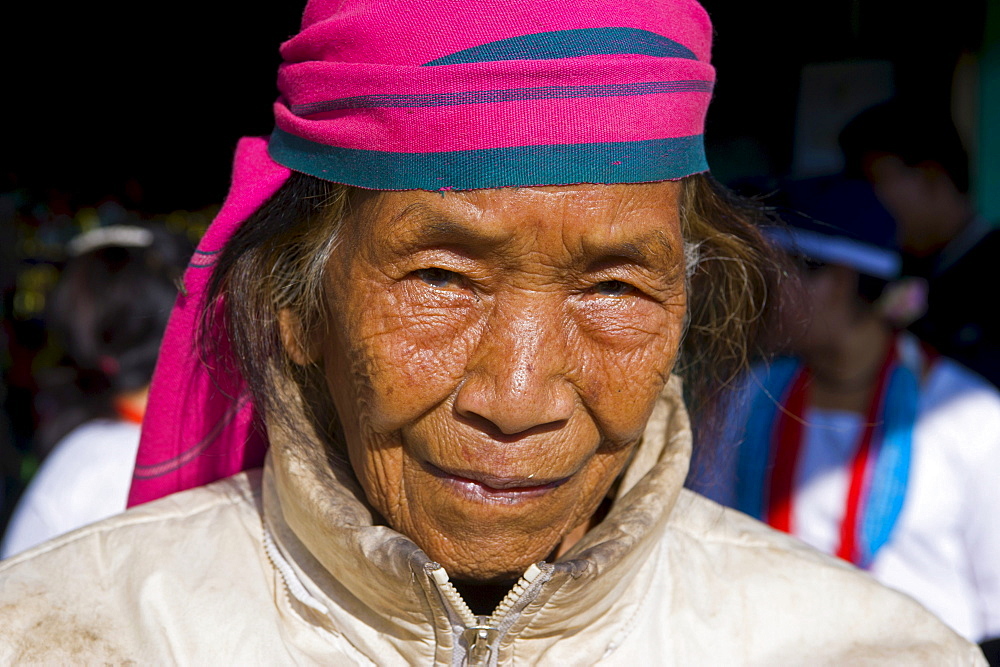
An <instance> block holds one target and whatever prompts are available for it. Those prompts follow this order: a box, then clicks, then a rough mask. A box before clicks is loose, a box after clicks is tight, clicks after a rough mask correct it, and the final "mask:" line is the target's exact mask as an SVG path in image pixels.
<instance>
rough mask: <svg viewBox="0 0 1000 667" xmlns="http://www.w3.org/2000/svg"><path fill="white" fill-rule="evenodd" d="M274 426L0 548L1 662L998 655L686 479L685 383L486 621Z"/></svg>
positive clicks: (707, 661)
mask: <svg viewBox="0 0 1000 667" xmlns="http://www.w3.org/2000/svg"><path fill="white" fill-rule="evenodd" d="M270 437H271V442H272V446H271V451H270V453H269V457H268V462H267V464H266V465H265V468H264V470H263V472H261V471H252V472H249V473H244V474H240V475H236V476H235V477H232V478H229V479H226V480H223V481H221V482H217V483H215V484H212V485H210V486H207V487H204V488H201V489H196V490H192V491H188V492H185V493H180V494H176V495H173V496H170V497H167V498H164V499H162V500H160V501H157V502H154V503H149V504H147V505H144V506H141V507H138V508H136V509H134V510H132V511H129V512H127V513H125V514H123V515H119V516H117V517H113V518H111V519H108V520H105V521H103V522H101V523H98V524H94V525H92V526H89V527H86V528H83V529H81V530H79V531H76V532H74V533H71V534H69V535H67V536H63V537H60V538H57V539H56V540H53V541H51V542H48V543H46V544H44V545H42V546H40V547H38V548H35V549H33V550H31V551H28V552H26V553H24V554H22V555H19V556H17V557H15V558H13V559H10V560H8V561H4V562H3V563H0V664H23V663H32V662H43V663H73V664H81V663H113V664H118V663H125V662H128V661H134V662H136V663H139V664H191V665H205V664H224V665H226V664H231V665H252V664H266V665H274V664H304V665H308V664H336V665H341V664H378V665H404V664H417V665H420V664H424V665H430V664H438V665H452V664H456V663H458V664H461V663H462V662H463V661H464V660H466V659H468V658H470V657H471V658H474V659H480V658H481V659H483V660H484V661H485V662H486V663H487V664H503V665H506V664H524V665H580V664H595V663H601V664H609V665H630V666H636V665H647V664H660V665H675V664H676V665H701V664H704V665H792V664H813V665H815V664H831V665H832V664H837V665H843V664H851V665H855V664H908V665H912V664H926V665H935V666H937V665H982V664H985V662H984V661H983V659H982V656H981V654H980V653H979V651H978V649H977V648H976V647H975V646H974V645H972V644H969V643H968V642H966V641H965V640H963V639H961V638H960V637H958V636H957V635H955V634H954V633H953V632H952V631H951V630H949V629H948V628H947V627H946V626H944V625H943V624H942V623H940V622H939V621H938V620H937V619H935V618H934V617H933V616H931V615H930V614H929V613H928V612H926V611H925V610H924V609H923V608H922V607H920V606H919V605H918V604H917V603H916V602H914V601H913V600H911V599H910V598H908V597H906V596H904V595H902V594H899V593H896V592H892V591H890V590H888V589H886V588H883V587H882V586H880V585H879V584H877V583H876V582H875V581H874V580H872V579H871V578H869V577H868V576H866V575H864V574H862V573H860V572H858V571H857V570H855V569H853V568H852V567H850V566H849V565H847V564H845V563H842V562H840V561H837V560H834V559H832V558H829V557H826V556H823V555H821V554H819V553H818V552H816V551H813V550H812V549H810V548H808V547H806V546H804V545H803V544H801V543H800V542H797V541H796V540H794V539H793V538H790V537H788V536H785V535H782V534H779V533H776V532H774V531H772V530H770V529H769V528H767V527H765V526H763V525H761V524H759V523H757V522H755V521H753V520H751V519H749V518H747V517H745V516H743V515H741V514H739V513H736V512H733V511H731V510H725V509H723V508H721V507H720V506H718V505H716V504H714V503H712V502H710V501H708V500H706V499H704V498H702V497H701V496H698V495H696V494H694V493H691V492H689V491H686V490H681V485H682V482H683V479H684V476H685V473H686V470H687V465H688V460H689V457H690V430H689V428H688V424H687V417H686V414H685V412H684V410H683V407H682V406H681V404H680V399H679V397H678V393H677V384H676V383H671V386H670V387H669V389H668V391H667V392H665V394H664V399H663V400H662V401H661V402H660V403H659V404H658V406H657V409H656V411H655V412H654V415H653V417H652V418H651V420H650V424H649V426H648V427H647V430H646V436H645V438H644V442H643V444H642V445H641V447H640V448H639V450H638V451H637V453H636V455H635V456H634V457H633V460H632V462H631V463H630V465H629V468H628V469H627V471H626V473H625V475H624V476H623V478H622V480H621V481H620V483H619V484H618V488H617V491H616V493H617V496H616V500H615V502H614V505H613V507H612V510H611V512H610V513H609V515H608V516H607V518H606V519H605V520H604V521H603V522H602V523H601V524H599V525H598V526H597V527H595V528H594V529H593V530H591V531H590V532H589V533H588V534H587V535H586V536H585V537H584V539H583V540H582V541H581V542H580V543H579V544H578V545H577V546H576V547H574V549H573V550H572V551H571V552H570V553H569V554H567V555H566V556H564V557H563V559H561V560H560V561H559V562H557V563H554V564H541V565H540V566H539V567H537V568H532V570H531V573H530V574H531V577H529V578H532V581H530V582H528V581H522V582H521V586H520V587H519V592H520V593H521V595H520V596H518V597H517V599H516V600H514V601H513V602H512V603H511V604H510V605H509V609H508V610H507V611H506V612H505V613H503V614H502V618H501V619H499V621H498V622H497V623H496V624H495V626H493V627H490V628H483V629H482V630H481V631H479V630H472V631H466V629H465V628H464V627H463V625H462V622H461V621H460V618H459V617H460V614H459V613H458V612H456V609H455V606H454V604H453V603H452V602H451V601H450V600H451V594H450V593H449V592H447V589H448V586H447V585H446V584H444V581H445V579H446V575H445V574H444V573H443V571H442V570H439V569H438V568H437V565H436V564H435V563H430V562H429V561H428V559H427V557H426V555H424V553H423V552H422V551H421V550H420V549H419V548H418V547H417V546H416V545H415V544H414V543H413V542H412V541H411V540H409V539H408V538H406V537H404V536H403V535H400V534H399V533H396V532H395V531H393V530H392V529H390V528H387V527H385V526H380V525H376V524H375V521H374V519H375V517H374V515H373V513H372V511H371V510H370V509H369V508H368V506H367V505H365V504H364V503H363V502H362V501H360V500H359V498H361V497H363V496H361V495H360V490H359V488H358V487H357V485H356V483H355V482H354V481H353V478H352V477H351V475H350V474H349V473H348V472H347V471H346V469H345V468H343V467H340V466H331V465H329V464H328V463H327V460H326V457H325V456H324V454H323V453H322V449H321V448H320V447H318V446H316V445H303V444H302V440H301V438H299V437H297V436H296V437H292V436H291V435H289V434H288V433H283V432H281V431H280V429H272V431H271V433H270ZM520 589H523V590H520ZM480 620H481V619H480ZM479 634H481V635H482V639H481V647H480V649H477V650H475V652H474V655H472V656H470V655H469V652H468V651H467V649H466V647H467V645H469V644H470V643H471V644H475V637H476V636H477V635H479Z"/></svg>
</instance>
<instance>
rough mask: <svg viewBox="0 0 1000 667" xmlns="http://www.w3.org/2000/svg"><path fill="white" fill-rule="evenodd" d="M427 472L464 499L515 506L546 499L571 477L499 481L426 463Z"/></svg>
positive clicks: (480, 473)
mask: <svg viewBox="0 0 1000 667" xmlns="http://www.w3.org/2000/svg"><path fill="white" fill-rule="evenodd" d="M423 466H424V469H425V470H426V471H427V472H429V473H430V474H432V475H434V476H435V477H437V478H438V479H439V480H441V481H442V482H443V483H444V484H445V485H447V486H449V487H451V488H453V489H454V490H455V491H457V492H458V493H460V494H461V495H463V496H466V497H469V498H472V499H476V500H486V501H492V502H503V503H515V502H519V501H523V500H528V499H530V498H537V497H539V496H543V495H545V494H546V493H548V492H549V491H551V490H552V489H555V488H556V487H558V486H561V485H562V484H564V483H565V482H567V481H568V480H569V477H563V478H561V479H550V480H544V479H535V478H534V477H531V478H526V477H499V476H496V475H491V474H489V473H484V472H476V471H470V470H443V469H441V468H438V467H437V466H435V465H433V464H430V463H427V462H424V464H423Z"/></svg>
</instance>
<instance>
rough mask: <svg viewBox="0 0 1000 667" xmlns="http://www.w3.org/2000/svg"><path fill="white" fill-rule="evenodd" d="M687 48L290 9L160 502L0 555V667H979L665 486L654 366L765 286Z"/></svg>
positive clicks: (561, 12) (204, 274)
mask: <svg viewBox="0 0 1000 667" xmlns="http://www.w3.org/2000/svg"><path fill="white" fill-rule="evenodd" d="M710 33H711V27H710V24H709V21H708V18H707V16H706V15H705V13H704V11H703V10H702V9H701V8H700V7H699V6H698V5H697V4H695V3H694V2H692V1H690V0H670V1H667V2H657V3H639V2H634V3H633V2H620V3H607V2H594V1H582V2H580V1H578V2H572V3H562V2H549V1H544V0H534V1H532V2H527V3H503V2H478V3H464V2H457V3H435V2H430V3H428V2H412V1H406V0H396V1H395V2H385V3H379V4H377V5H375V4H372V3H366V2H361V1H359V0H338V1H337V2H330V1H320V0H316V1H314V2H312V3H310V5H309V6H308V7H307V8H306V12H305V16H304V19H303V28H302V31H301V32H300V33H299V34H298V35H297V36H296V37H294V38H293V39H291V40H290V41H289V42H287V43H286V44H285V45H284V47H283V50H282V53H283V56H284V58H285V65H284V66H283V67H282V70H281V73H280V77H279V86H280V89H281V93H282V94H281V98H280V100H279V101H278V103H277V104H276V106H275V110H276V121H277V129H276V130H275V132H274V134H273V135H272V136H271V137H270V139H269V141H267V142H264V141H263V140H248V141H245V142H244V143H243V144H242V145H241V147H240V149H239V150H238V154H237V163H236V170H235V174H234V184H233V190H232V192H231V193H230V197H229V200H228V202H227V204H226V206H225V207H224V209H223V211H222V212H221V213H220V216H219V218H218V220H216V222H215V223H214V225H213V227H212V229H210V230H209V232H208V233H207V235H206V237H205V239H204V240H203V242H202V246H201V248H200V250H199V253H198V255H197V256H196V258H195V260H194V261H193V263H192V265H191V267H190V268H189V270H188V273H187V275H186V278H185V288H186V292H185V294H184V295H183V296H182V297H181V298H180V300H179V302H178V306H177V310H176V312H175V314H174V317H173V319H172V321H171V325H170V327H169V329H168V333H167V338H166V339H165V342H164V347H163V353H164V355H165V356H164V357H163V358H162V359H161V362H160V366H159V368H158V370H157V376H156V378H155V380H154V387H153V391H152V396H151V408H150V410H151V411H150V414H149V418H148V420H147V423H146V426H145V427H144V435H143V438H144V439H143V443H142V447H141V450H140V453H139V458H138V462H137V465H136V472H135V477H136V479H135V483H134V486H133V489H132V501H133V503H145V501H148V500H153V499H154V498H157V497H158V496H163V495H165V494H168V493H172V492H174V491H179V490H182V489H185V488H188V487H197V488H194V489H191V490H188V491H186V492H184V493H178V494H175V495H170V496H169V497H165V498H162V499H160V500H157V501H156V502H150V503H148V504H143V505H142V506H140V507H137V508H135V509H133V510H132V511H130V512H128V513H126V514H124V515H122V516H121V517H119V518H115V519H111V520H108V521H105V522H103V523H100V524H96V525H94V526H91V527H89V528H85V529H83V530H81V531H78V532H76V533H74V534H72V535H70V536H68V537H64V538H61V539H59V540H56V541H54V542H50V543H48V544H46V545H44V546H42V547H40V548H38V549H35V550H33V551H30V552H28V553H27V554H25V555H23V556H20V557H18V558H17V559H15V560H14V561H12V562H9V563H8V564H6V565H5V567H4V569H3V574H2V575H0V577H2V578H0V582H2V583H0V587H2V588H0V600H2V601H3V603H4V604H3V606H2V607H0V609H2V610H3V611H2V612H0V613H2V618H0V620H2V625H0V627H2V628H4V630H3V632H4V633H5V635H4V639H3V646H4V652H3V654H2V655H3V658H4V659H5V661H8V662H9V661H19V660H21V661H31V660H40V661H59V660H64V661H85V662H86V661H110V662H119V661H121V662H124V661H127V660H134V661H139V662H150V661H154V662H156V661H169V662H178V663H192V664H204V663H227V664H248V663H249V664H260V663H265V664H274V663H298V664H302V663H308V664H313V663H324V664H371V663H377V664H432V663H433V664H442V665H451V664H463V663H469V664H510V663H519V664H580V663H596V662H607V663H617V664H638V663H643V664H648V663H651V662H652V663H664V664H691V663H698V662H703V663H712V664H716V663H721V664H740V663H751V664H763V663H767V664H771V663H789V662H800V661H803V660H808V661H809V662H823V661H829V662H843V661H848V660H858V659H869V660H876V659H880V658H881V659H885V660H900V659H903V660H909V661H911V662H916V661H923V662H926V663H927V664H939V663H941V662H945V661H947V662H950V663H956V664H975V663H977V661H978V660H981V658H980V657H978V653H977V651H976V649H975V648H974V647H973V646H971V645H969V644H967V643H965V642H964V641H963V640H961V639H960V638H958V637H957V636H956V635H954V634H952V633H951V632H950V631H949V630H948V629H947V628H946V627H945V626H943V625H942V624H940V623H939V622H938V621H937V620H936V619H934V618H933V617H932V616H930V615H929V614H928V613H927V612H925V611H924V610H923V609H922V608H921V607H919V606H918V605H917V604H916V603H914V602H913V601H911V600H910V599H908V598H905V597H903V596H901V595H898V594H896V593H892V592H889V591H888V590H886V589H883V588H881V587H880V586H878V585H877V584H875V583H874V582H873V581H872V580H870V579H868V578H867V577H864V576H860V575H858V574H857V573H856V572H855V571H854V570H853V569H852V568H850V567H849V566H847V565H844V564H840V563H838V562H836V561H834V560H832V559H829V558H827V557H825V556H822V555H820V554H818V553H816V552H814V551H812V550H810V549H808V548H806V547H804V546H802V545H799V544H798V543H796V542H795V541H794V540H792V538H789V537H787V536H783V535H780V534H778V533H775V532H773V531H771V530H770V529H768V528H766V527H764V526H762V525H760V524H758V523H756V522H754V521H752V520H750V519H748V518H746V517H744V516H742V515H739V514H737V513H735V512H730V511H727V510H723V509H722V508H720V507H719V506H717V505H714V504H712V503H710V502H709V501H707V500H705V499H703V498H701V497H700V496H696V495H694V494H692V493H690V492H682V490H681V486H682V482H683V480H684V476H685V474H686V471H687V466H688V459H689V456H690V447H691V438H690V430H689V428H688V422H687V417H686V413H685V411H684V407H683V403H682V400H681V397H680V393H679V386H680V382H679V380H676V379H671V372H672V371H673V370H675V366H676V365H677V364H678V363H680V364H681V366H679V368H680V369H681V370H683V371H684V373H685V374H686V375H687V376H688V378H689V381H690V382H691V385H690V386H691V392H690V393H691V395H692V397H704V396H710V395H712V393H713V391H717V389H718V384H719V382H718V380H719V378H723V379H724V378H725V377H726V375H727V374H728V372H729V371H730V370H731V369H730V368H729V367H731V366H733V365H734V364H736V363H738V361H739V359H741V358H743V357H745V355H746V346H747V344H748V343H747V340H746V337H747V335H748V332H749V329H750V328H752V327H753V326H755V325H754V324H753V321H754V318H755V316H756V315H757V314H758V311H759V310H760V308H761V305H762V304H763V302H764V289H765V287H766V284H767V282H768V278H767V276H768V275H770V271H771V270H770V268H768V267H769V266H773V265H769V264H768V263H767V262H768V259H767V258H768V256H769V254H768V253H769V251H767V250H766V246H765V245H764V244H763V242H762V241H761V237H760V236H759V235H758V233H757V231H756V230H755V228H754V226H753V225H752V223H751V221H750V219H749V218H748V216H747V214H746V213H745V211H742V210H741V209H739V208H737V207H734V206H731V205H729V204H727V203H726V202H725V200H724V198H723V196H722V195H721V194H720V192H719V191H718V189H717V188H716V187H715V186H714V185H712V182H711V181H710V179H709V178H708V177H707V176H706V175H704V174H703V172H705V171H706V169H707V165H706V164H705V161H704V156H703V151H702V141H701V132H702V125H703V120H704V114H705V110H706V107H707V104H708V100H709V97H710V94H711V90H712V81H713V78H714V77H713V70H712V68H711V66H710V65H709V64H708V60H709V46H710ZM689 283H690V289H689ZM685 329H686V334H687V337H686V343H685V350H684V352H683V354H681V357H680V361H678V354H679V350H680V349H681V341H682V338H684V334H685ZM196 332H200V334H199V336H197V337H196V336H195V334H196ZM196 338H199V339H200V342H197V341H196ZM734 360H735V361H734ZM692 400H696V399H694V398H692ZM697 400H699V401H701V400H704V399H700V398H699V399H697ZM258 425H260V428H258V427H257V426H258ZM261 429H266V431H264V430H261ZM265 433H266V435H265ZM265 450H266V455H265ZM261 463H263V470H258V469H257V466H259V465H260V464H261ZM241 471H242V472H241ZM219 478H224V479H221V480H220V481H216V480H219Z"/></svg>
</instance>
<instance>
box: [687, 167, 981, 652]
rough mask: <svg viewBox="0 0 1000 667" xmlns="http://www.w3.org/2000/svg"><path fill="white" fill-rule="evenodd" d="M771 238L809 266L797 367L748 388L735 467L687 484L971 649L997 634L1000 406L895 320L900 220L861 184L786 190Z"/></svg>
mask: <svg viewBox="0 0 1000 667" xmlns="http://www.w3.org/2000/svg"><path fill="white" fill-rule="evenodd" d="M791 207H792V208H793V209H795V210H798V211H802V212H803V214H802V215H798V216H796V215H790V216H789V226H788V227H785V228H780V229H776V230H774V233H773V234H772V236H773V238H774V239H775V240H776V241H777V242H778V244H779V245H781V246H782V247H784V248H786V249H787V250H788V252H789V253H790V254H792V255H793V256H794V257H795V258H796V259H797V260H798V263H799V265H800V267H801V268H800V279H801V283H802V287H803V288H804V289H803V290H802V293H801V295H800V296H799V297H798V300H799V302H800V304H801V306H800V308H798V309H790V310H788V311H787V312H785V313H784V314H783V315H784V317H783V322H782V328H783V331H782V335H783V336H785V337H787V339H788V340H789V345H788V347H789V350H788V351H789V353H790V354H789V355H788V356H783V357H779V358H777V359H776V360H774V361H773V363H770V364H769V365H766V366H765V365H763V364H761V365H758V366H757V367H755V369H754V371H753V372H752V373H751V375H750V377H749V378H748V380H747V381H746V383H745V388H746V394H745V397H744V399H743V400H742V401H741V402H740V403H739V406H740V409H739V410H738V412H739V414H738V416H737V417H736V418H735V422H734V428H733V433H734V434H736V438H737V439H736V442H738V443H739V449H738V452H734V453H733V454H732V455H731V456H730V457H729V458H728V461H723V463H724V464H725V463H728V465H721V466H719V468H718V469H717V470H716V471H714V472H715V474H713V473H711V472H710V473H707V474H702V475H700V476H699V477H697V478H696V479H695V482H694V483H693V484H692V485H693V486H695V487H696V488H698V489H699V490H701V491H702V492H703V493H705V494H706V495H708V496H709V497H712V498H714V499H716V500H718V501H720V502H722V503H723V504H727V505H730V506H732V507H735V508H737V509H740V510H741V511H743V512H746V513H747V514H750V515H751V516H754V517H756V518H759V519H761V520H763V521H766V522H767V523H769V524H770V525H771V526H773V527H775V528H778V529H780V530H783V531H786V532H789V533H791V534H793V535H795V536H797V537H799V538H800V539H802V540H803V541H805V542H806V543H808V544H810V545H811V546H813V547H816V548H817V549H820V550H821V551H824V552H827V553H830V554H835V555H838V556H840V557H841V558H843V559H845V560H848V561H851V562H852V563H854V564H855V565H857V566H859V567H861V568H863V569H866V570H868V571H869V572H870V573H871V574H872V575H873V576H875V577H876V578H877V579H878V580H880V581H881V582H882V583H884V584H887V585H889V586H892V587H894V588H896V589H899V590H901V591H903V592H905V593H908V594H909V595H911V596H913V597H914V598H916V599H917V601H919V602H920V603H922V604H923V605H924V606H925V607H927V608H928V609H929V610H931V611H932V612H934V613H935V614H937V615H938V616H939V617H940V618H941V619H942V620H944V621H945V622H947V623H948V624H949V625H951V626H952V627H953V628H954V629H955V630H956V631H958V632H959V633H960V634H963V635H964V636H966V637H967V638H969V639H971V640H974V641H981V642H982V641H985V640H988V639H989V638H992V637H996V636H998V635H1000V531H997V530H996V525H997V524H996V514H997V509H998V508H1000V484H997V483H996V471H997V470H1000V394H998V392H997V391H996V389H995V388H994V387H992V386H991V385H990V384H989V383H988V382H986V381H984V380H983V379H982V378H980V377H979V376H978V375H976V374H974V373H972V372H970V371H969V370H968V369H966V368H965V367H963V366H961V365H959V364H957V363H956V362H954V361H953V360H951V359H949V358H947V357H942V356H940V355H939V354H937V353H936V352H934V351H933V349H932V348H930V347H928V346H926V345H924V344H922V343H921V342H920V341H919V340H918V339H917V338H916V337H915V336H913V335H912V334H909V333H906V332H904V331H902V330H900V326H899V325H900V324H905V323H906V321H907V320H909V319H911V318H912V317H914V316H915V315H917V314H919V306H920V301H921V299H922V297H923V289H922V288H923V286H922V284H921V283H918V282H917V283H915V282H914V281H912V280H911V281H907V280H898V279H899V277H900V266H901V259H900V256H899V253H898V252H896V246H895V239H894V237H895V230H894V227H893V222H892V219H891V218H890V217H889V215H888V213H887V212H886V211H885V210H884V209H883V208H882V207H881V206H880V205H879V203H878V201H877V200H876V199H875V196H874V193H873V192H872V191H871V188H870V187H869V186H868V184H867V183H865V182H863V181H861V180H856V181H851V180H841V179H838V178H833V179H830V178H823V179H816V180H813V181H805V182H802V183H800V184H798V185H797V186H796V187H794V188H792V194H791Z"/></svg>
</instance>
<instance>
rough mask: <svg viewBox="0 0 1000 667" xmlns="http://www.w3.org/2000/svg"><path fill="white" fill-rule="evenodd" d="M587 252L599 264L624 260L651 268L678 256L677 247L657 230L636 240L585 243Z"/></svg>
mask: <svg viewBox="0 0 1000 667" xmlns="http://www.w3.org/2000/svg"><path fill="white" fill-rule="evenodd" d="M585 251H586V252H587V254H588V255H589V256H590V257H593V258H594V259H595V260H597V261H598V262H600V261H605V260H608V259H624V260H627V261H629V262H631V263H633V264H639V265H642V266H651V265H656V264H661V263H662V262H663V261H664V260H665V259H666V260H669V259H670V258H673V257H674V256H676V254H677V247H676V244H674V243H671V242H670V240H669V239H668V238H667V236H666V234H664V233H663V232H662V231H660V230H657V231H655V232H649V233H646V234H643V235H641V236H638V237H635V238H629V239H622V240H609V241H596V242H585Z"/></svg>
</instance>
